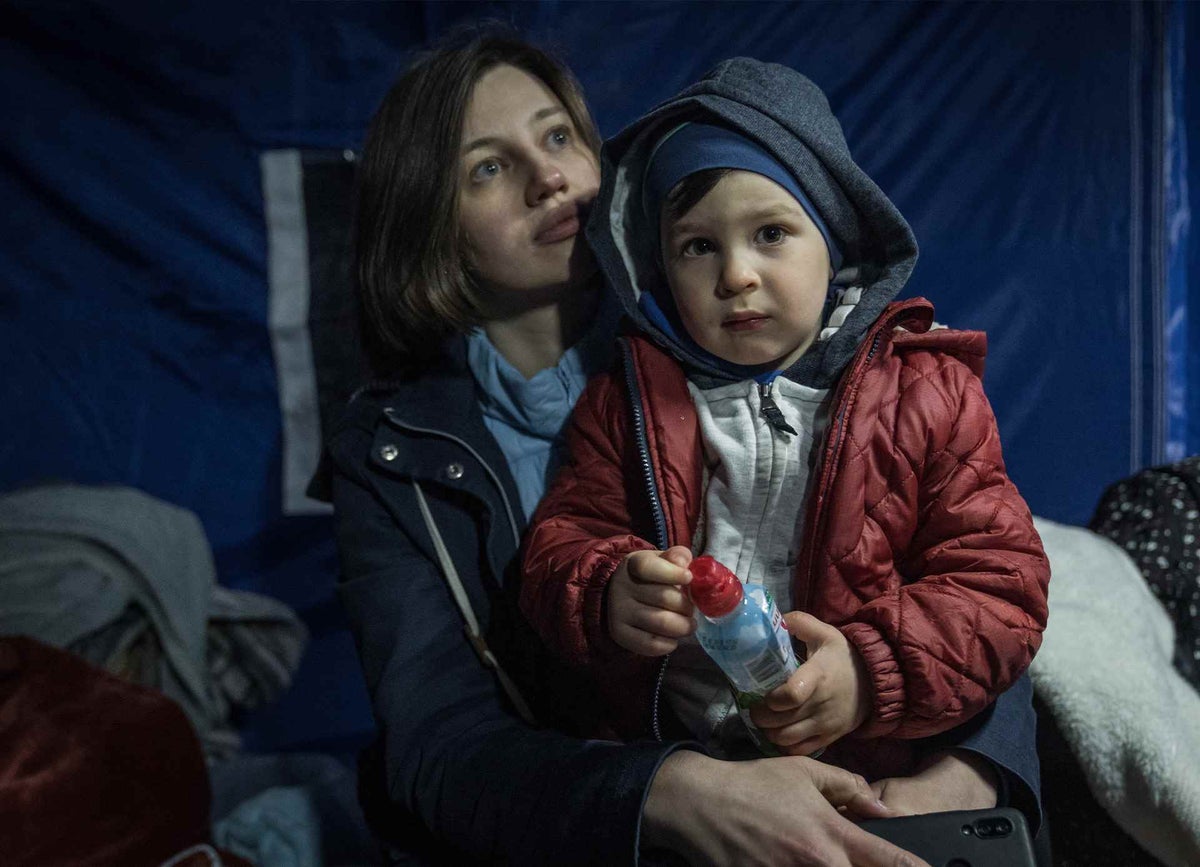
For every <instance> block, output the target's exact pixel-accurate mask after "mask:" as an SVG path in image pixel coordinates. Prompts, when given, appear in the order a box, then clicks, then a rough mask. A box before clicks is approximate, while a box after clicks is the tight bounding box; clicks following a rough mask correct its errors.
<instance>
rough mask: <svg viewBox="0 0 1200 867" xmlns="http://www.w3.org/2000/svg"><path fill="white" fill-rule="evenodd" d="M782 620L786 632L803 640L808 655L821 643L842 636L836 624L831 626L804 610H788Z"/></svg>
mask: <svg viewBox="0 0 1200 867" xmlns="http://www.w3.org/2000/svg"><path fill="white" fill-rule="evenodd" d="M783 622H784V623H785V624H786V625H787V628H788V632H790V633H792V635H793V636H795V637H796V638H798V639H799V640H800V641H803V642H804V646H805V647H807V648H808V655H809V656H812V655H813V654H814V653H815V652H816V650H817V648H818V647H820V646H821V645H822V644H827V643H828V642H830V641H836V640H837V639H839V638H841V637H842V633H841V630H839V629H838V628H837V627H836V626H831V625H830V624H828V623H826V622H825V621H824V620H818V619H817V618H815V617H813V616H812V615H811V614H808V613H806V612H804V611H789V612H788V613H787V614H785V615H783Z"/></svg>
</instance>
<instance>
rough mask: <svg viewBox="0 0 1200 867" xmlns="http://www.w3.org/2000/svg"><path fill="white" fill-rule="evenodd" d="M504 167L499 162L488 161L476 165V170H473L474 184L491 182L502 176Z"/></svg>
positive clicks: (472, 178)
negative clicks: (497, 176) (501, 172)
mask: <svg viewBox="0 0 1200 867" xmlns="http://www.w3.org/2000/svg"><path fill="white" fill-rule="evenodd" d="M502 168H503V167H502V166H501V165H500V161H499V160H494V159H487V160H483V161H481V162H479V163H476V164H475V168H473V169H471V180H472V181H473V182H474V183H479V182H481V181H487V180H491V179H492V178H494V177H496V175H498V174H500V171H501V169H502Z"/></svg>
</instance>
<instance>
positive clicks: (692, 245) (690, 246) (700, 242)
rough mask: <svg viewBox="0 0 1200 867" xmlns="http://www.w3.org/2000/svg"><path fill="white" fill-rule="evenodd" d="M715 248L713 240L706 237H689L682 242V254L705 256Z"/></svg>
mask: <svg viewBox="0 0 1200 867" xmlns="http://www.w3.org/2000/svg"><path fill="white" fill-rule="evenodd" d="M715 249H716V247H715V246H714V245H713V242H712V241H710V240H708V238H691V239H689V240H688V241H685V242H684V244H683V255H685V256H706V255H708V254H709V253H711V252H713V250H715Z"/></svg>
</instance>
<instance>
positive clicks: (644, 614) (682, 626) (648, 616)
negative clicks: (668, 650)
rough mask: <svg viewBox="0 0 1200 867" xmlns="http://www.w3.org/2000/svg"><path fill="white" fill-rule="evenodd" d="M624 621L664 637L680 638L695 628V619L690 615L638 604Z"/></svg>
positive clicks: (689, 633)
mask: <svg viewBox="0 0 1200 867" xmlns="http://www.w3.org/2000/svg"><path fill="white" fill-rule="evenodd" d="M626 622H627V623H628V624H629V625H630V626H632V627H634V628H636V629H641V630H643V631H644V632H648V633H650V634H651V635H661V636H663V637H664V638H670V639H676V640H677V639H680V638H683V637H684V636H687V635H691V634H692V632H693V631H695V629H696V621H694V620H692V618H691V617H685V616H684V615H682V614H676V613H675V612H674V611H665V610H663V609H662V608H651V607H648V606H645V605H639V606H637V607H635V608H633V609H632V610H631V611H630V612H629V615H628V617H627V618H626Z"/></svg>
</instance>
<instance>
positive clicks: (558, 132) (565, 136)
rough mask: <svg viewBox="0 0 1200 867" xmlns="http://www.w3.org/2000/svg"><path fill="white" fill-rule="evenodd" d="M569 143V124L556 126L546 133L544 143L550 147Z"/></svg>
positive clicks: (559, 147) (557, 147)
mask: <svg viewBox="0 0 1200 867" xmlns="http://www.w3.org/2000/svg"><path fill="white" fill-rule="evenodd" d="M570 143H571V128H570V127H569V126H556V127H555V128H554V129H552V130H550V132H548V133H546V144H548V145H549V146H550V147H552V148H556V149H561V148H565V147H566V146H567V145H569V144H570Z"/></svg>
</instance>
